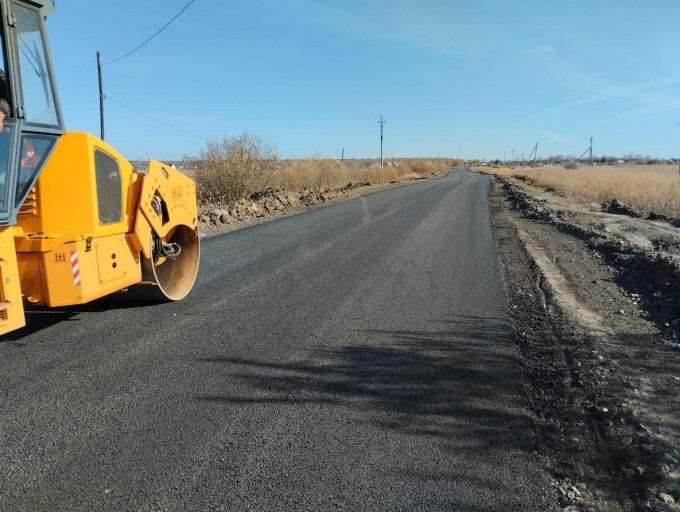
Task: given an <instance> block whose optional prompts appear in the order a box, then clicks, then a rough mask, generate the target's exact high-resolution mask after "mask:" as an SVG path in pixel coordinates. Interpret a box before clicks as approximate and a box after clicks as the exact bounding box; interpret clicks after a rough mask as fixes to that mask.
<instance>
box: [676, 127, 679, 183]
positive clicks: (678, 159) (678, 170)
mask: <svg viewBox="0 0 680 512" xmlns="http://www.w3.org/2000/svg"><path fill="white" fill-rule="evenodd" d="M676 124H677V125H678V126H680V123H676ZM678 173H680V158H679V159H678Z"/></svg>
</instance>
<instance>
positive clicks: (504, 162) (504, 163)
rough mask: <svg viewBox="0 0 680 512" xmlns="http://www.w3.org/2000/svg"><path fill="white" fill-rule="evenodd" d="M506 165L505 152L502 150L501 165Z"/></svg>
mask: <svg viewBox="0 0 680 512" xmlns="http://www.w3.org/2000/svg"><path fill="white" fill-rule="evenodd" d="M506 164H507V163H506V161H505V150H503V165H506Z"/></svg>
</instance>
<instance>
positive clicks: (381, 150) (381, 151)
mask: <svg viewBox="0 0 680 512" xmlns="http://www.w3.org/2000/svg"><path fill="white" fill-rule="evenodd" d="M378 124H380V168H381V169H382V168H383V131H384V130H383V127H384V126H385V121H383V116H380V121H378Z"/></svg>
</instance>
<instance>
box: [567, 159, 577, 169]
mask: <svg viewBox="0 0 680 512" xmlns="http://www.w3.org/2000/svg"><path fill="white" fill-rule="evenodd" d="M564 168H565V169H578V164H577V163H576V160H569V161H568V162H567V163H566V164H564Z"/></svg>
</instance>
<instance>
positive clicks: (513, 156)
mask: <svg viewBox="0 0 680 512" xmlns="http://www.w3.org/2000/svg"><path fill="white" fill-rule="evenodd" d="M512 165H515V150H514V149H513V150H512Z"/></svg>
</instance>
